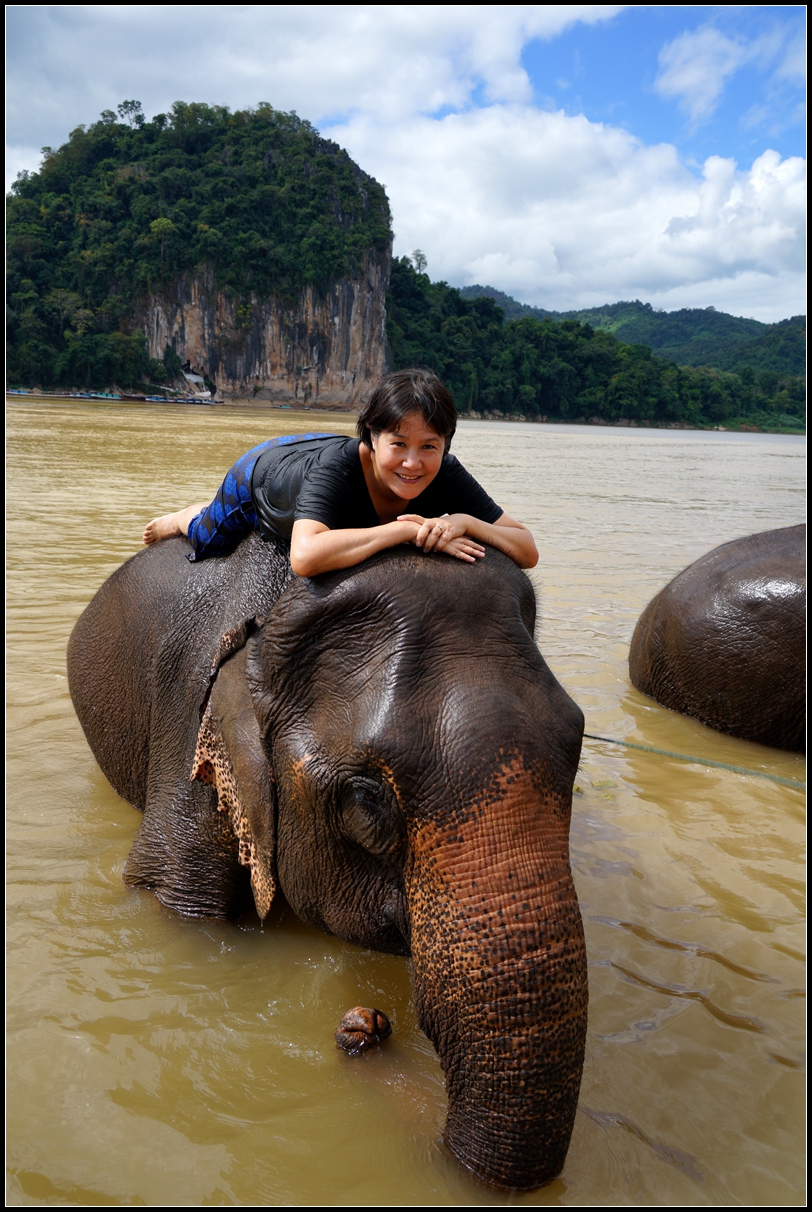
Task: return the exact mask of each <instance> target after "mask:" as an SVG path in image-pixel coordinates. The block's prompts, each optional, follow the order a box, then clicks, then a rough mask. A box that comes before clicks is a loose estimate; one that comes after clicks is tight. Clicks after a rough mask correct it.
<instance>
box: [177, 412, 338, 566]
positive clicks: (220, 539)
mask: <svg viewBox="0 0 812 1212" xmlns="http://www.w3.org/2000/svg"><path fill="white" fill-rule="evenodd" d="M333 436H334V435H333V434H329V433H293V434H286V435H285V436H284V437H281V438H268V440H267V442H260V444H259V446H254V447H253V448H252V449H251V450H249V451H247V452H246V453H245V454H244V455H241V456H240V458H239V459H237V462H236V463H235V464H234V466H233V467H232V468H231V469H230V470H229V471H228V472H227V473H226V478H225V479H224V480H223V482H222V484H221V485H220V487H219V488H218V489H217V492H216V493H215V497H214V500H213V501H212V503H211V504H210V505H207V506H206V508H205V509H202V510H201V511H200V513H199V514H197V515H196V516H195V517H194V518H192V520H191V522H190V523H189V532H188V536H187V537H188V539H189V545H190V547H191V548H192V550H191V551H190V552H189V554H188V555H187V557H186V559H187V560H191V562H192V563H195V562H196V561H197V560H207V559H209V557H210V556H223V555H228V553H229V552H230V551H233V550H234V548H235V547H236V546H237V544H238V543H239V541H240V539H242V538H244V537H245V535H247V534H248V532H249V531H251V530H256V528H257V526H258V525H259V518H258V517H257V514H256V510H255V509H254V499H253V497H252V496H251V476H252V475H253V473H254V467H255V465H256V461H257V459H258V458H259V456H260V455H261V454H263V453H264V452H265V451H266V450H268V449H269V448H270V447H271V446H288V445H290V444H291V443H293V442H308V441H310V440H311V439H313V438H331V437H333Z"/></svg>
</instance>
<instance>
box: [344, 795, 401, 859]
mask: <svg viewBox="0 0 812 1212" xmlns="http://www.w3.org/2000/svg"><path fill="white" fill-rule="evenodd" d="M341 798H342V802H341V810H342V820H343V824H344V829H345V831H346V833H347V834H348V835H349V837H351V838H352V840H353V841H354V842H357V843H358V844H359V846H363V847H364V849H365V850H369V851H371V852H372V853H373V854H377V855H380V856H381V857H384V856H385V857H387V858H393V857H394V855H395V853H396V852H397V849H398V847H399V846H400V842H401V838H402V830H401V827H400V821H399V819H398V814H396V813H395V811H394V810H393V809H392V807H391V805H390V804H389V803H388V796H387V793H386V791H385V790H384V788H383V787H381V786H379V785H376V784H375V783H373V782H372V780H367V779H353V781H352V782H351V783H348V784H347V785H346V786H345V788H344V790H343V795H342V797H341Z"/></svg>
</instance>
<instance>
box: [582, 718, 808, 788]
mask: <svg viewBox="0 0 812 1212" xmlns="http://www.w3.org/2000/svg"><path fill="white" fill-rule="evenodd" d="M584 737H585V738H588V739H589V740H590V741H606V743H607V744H608V745H626V746H627V748H629V749H641V750H642V751H643V753H659V754H660V755H661V756H662V757H670V758H676V759H677V761H678V762H693V763H694V764H695V765H697V766H715V767H716V768H717V770H732V771H733V772H734V774H749V775H751V776H752V777H753V778H756V779H769V780H770V782H771V783H780V784H781V786H782V787H795V788H796V789H797V790H798V791H806V783H805V782H804V783H802V782H800V780H799V779H785V778H783V777H782V775H780V774H768V773H767V771H766V770H748V768H747V767H746V766H731V765H730V763H729V762H714V761H713V760H712V759H711V758H701V757H690V756H689V755H688V754H687V753H672V752H671V750H670V749H654V748H652V746H651V745H638V744H636V743H635V742H634V741H618V740H616V739H615V737H611V736H595V734H594V733H592V732H585V733H584Z"/></svg>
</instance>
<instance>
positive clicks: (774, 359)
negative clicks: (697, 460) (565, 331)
mask: <svg viewBox="0 0 812 1212" xmlns="http://www.w3.org/2000/svg"><path fill="white" fill-rule="evenodd" d="M460 294H461V295H462V297H463V298H464V299H476V298H479V297H481V296H482V295H487V296H488V297H489V298H491V299H493V300H495V302H496V303H498V304H499V306H500V307H501V308H502V310H503V311H504V313H505V319H506V320H520V319H522V318H524V317H530V318H532V319H534V320H580V321H581V322H582V323H586V324H591V325H592V327H593V328H605V329H607V330H608V331H609V332H611V333H614V335H615V336H616V337H617V338H618V340H620V341H626V342H628V343H629V344H631V345H648V346H649V347H650V348H651V349H653V350H654V352H655V353H657V354H659V355H660V356H661V357H663V358H670V359H671V361H672V362H677V363H679V365H680V366H713V367H715V368H716V369H717V370H735V371H740V370H743V369H744V368H745V367H747V366H749V367H750V369H751V370H753V371H758V370H774V371H777V372H778V373H779V374H780V375H803V374H805V373H806V316H792V318H791V319H789V320H779V322H778V323H777V324H762V323H761V321H760V320H748V319H746V318H745V317H743V316H729V315H727V313H726V312H723V311H716V309H715V308H714V307H707V308H698V307H690V308H689V307H686V308H683V309H682V310H681V311H669V312H665V311H655V309H654V308H653V307H652V306H651V304H650V303H641V302H639V300H636V301H635V302H633V303H606V304H604V306H603V307H591V308H586V309H583V310H581V311H546V310H545V309H544V308H542V307H530V306H529V305H528V304H527V303H518V302H517V301H516V300H515V299H512V298H511V297H510V295H506V294H504V292H503V291H501V290H496V289H495V287H493V286H465V287H463V288H462V290H461V291H460Z"/></svg>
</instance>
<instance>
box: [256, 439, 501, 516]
mask: <svg viewBox="0 0 812 1212" xmlns="http://www.w3.org/2000/svg"><path fill="white" fill-rule="evenodd" d="M358 445H359V440H358V438H344V437H340V436H336V437H329V438H309V439H305V440H304V441H302V442H290V443H286V444H285V445H284V446H272V447H270V448H269V449H268V450H266V451H264V452H263V454H261V455H260V456H259V458H258V459H257V461H256V464H255V466H254V471H253V475H252V477H251V496H252V498H253V501H254V508H255V509H256V512H257V516H258V518H259V531H260V534H261V535H262V537H263V539H271V538H283V539H289V538H290V533H291V531H292V529H293V523H294V522H295V521H298V520H299V519H300V518H309V519H311V520H312V521H314V522H322V523H323V524H324V525H325V526H328V527H329V528H330V530H351V529H364V528H366V527H368V526H379V525H380V521H379V519H378V515H377V513H376V512H375V507H374V506H373V504H372V500H371V498H370V495H369V491H368V489H367V485H366V480H365V479H364V470H363V468H362V466H361V457H360V455H359V453H358ZM403 512H404V513H419V514H420V515H421V516H422V517H424V518H436V517H441V516H442V515H443V514H444V513H467V514H470V515H471V516H472V517H474V518H479V519H480V520H481V521H482V522H495V521H496V519H497V518H500V517H501V516H502V513H503V510H501V509H500V508H499V506H498V505H497V504H496V502H495V501H493V500H491V498H490V497H489V496H488V494H487V492H485V489H484V488H482V486H481V485H480V484H478V483H477V482H476V480H475V479H474V477H473V476H472V475H470V474H469V473H468V472H467V471H466V470H465V468H464V467H463V465H462V463H460V461H459V460H458V459H456V458H455V457H454V455H452V454H447V455H445V456H444V458H443V461H442V463H441V465H440V470H439V471H438V473H437V475H436V476H435V478H434V479H433V480H432V482H431V484H429V486H428V488H426V490H425V491H424V492H421V494H420V496H419V497H415V499H414V500H413V501H404V502H403Z"/></svg>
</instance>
